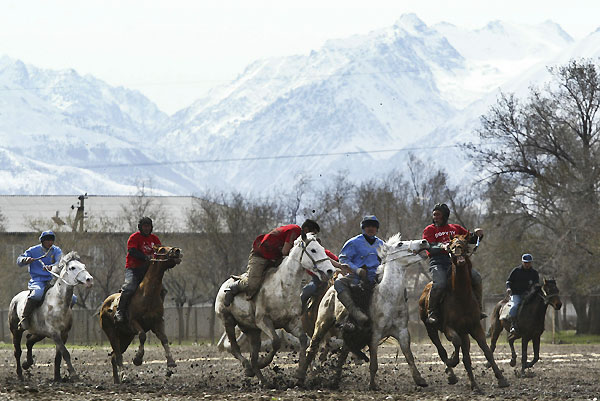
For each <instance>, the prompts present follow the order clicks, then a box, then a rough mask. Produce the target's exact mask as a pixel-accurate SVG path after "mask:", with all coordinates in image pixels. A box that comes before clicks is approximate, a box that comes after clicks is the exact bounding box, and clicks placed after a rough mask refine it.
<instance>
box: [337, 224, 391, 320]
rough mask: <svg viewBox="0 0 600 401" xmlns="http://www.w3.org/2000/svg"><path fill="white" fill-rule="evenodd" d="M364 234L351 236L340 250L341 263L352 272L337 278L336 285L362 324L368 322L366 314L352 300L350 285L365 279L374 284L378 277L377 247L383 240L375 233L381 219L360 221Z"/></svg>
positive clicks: (347, 306)
mask: <svg viewBox="0 0 600 401" xmlns="http://www.w3.org/2000/svg"><path fill="white" fill-rule="evenodd" d="M360 228H361V229H362V232H363V233H362V234H360V235H357V236H356V237H353V238H350V239H349V240H348V241H346V243H345V244H344V247H343V248H342V251H341V252H340V263H342V264H343V265H346V266H347V267H348V268H349V269H350V270H352V273H351V274H349V275H347V276H344V277H341V278H338V279H337V280H335V283H334V285H333V286H334V287H335V290H336V291H337V296H338V299H339V300H340V302H341V303H342V304H343V305H344V306H345V307H346V309H347V310H348V313H350V315H351V316H352V317H353V318H354V319H355V320H356V322H357V323H359V324H360V325H364V324H365V323H367V322H368V320H369V317H368V316H367V315H365V314H364V313H363V312H362V311H361V310H360V309H359V308H358V307H357V306H356V305H355V304H354V301H353V300H352V296H351V295H350V291H349V289H350V285H351V284H356V283H358V282H359V281H360V280H364V281H366V282H367V283H369V284H373V283H374V282H375V279H376V277H377V267H378V266H379V264H380V261H379V257H378V256H377V249H378V248H379V247H380V246H381V245H383V241H382V240H381V239H379V238H377V236H376V235H375V234H377V231H378V230H379V220H377V217H375V216H365V217H364V218H363V220H362V222H361V223H360Z"/></svg>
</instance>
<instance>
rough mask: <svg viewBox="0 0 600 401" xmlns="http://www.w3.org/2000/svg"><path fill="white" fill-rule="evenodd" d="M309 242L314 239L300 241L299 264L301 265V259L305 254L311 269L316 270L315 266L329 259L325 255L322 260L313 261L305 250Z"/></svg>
mask: <svg viewBox="0 0 600 401" xmlns="http://www.w3.org/2000/svg"><path fill="white" fill-rule="evenodd" d="M311 241H315V240H314V239H309V240H308V242H306V243H305V242H304V240H303V241H302V245H301V246H302V253H301V254H300V264H302V257H303V256H304V254H306V256H307V257H308V258H309V259H310V261H311V262H312V263H313V267H314V268H315V270H317V264H318V263H321V262H325V261H326V260H329V257H328V256H327V255H325V257H324V258H323V259H318V260H315V258H313V257H312V256H311V254H310V253H308V251H307V250H306V247H307V246H308V244H310V243H311Z"/></svg>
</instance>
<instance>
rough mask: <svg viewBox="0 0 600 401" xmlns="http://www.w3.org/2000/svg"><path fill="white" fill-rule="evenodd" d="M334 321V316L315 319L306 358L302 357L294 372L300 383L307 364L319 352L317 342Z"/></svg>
mask: <svg viewBox="0 0 600 401" xmlns="http://www.w3.org/2000/svg"><path fill="white" fill-rule="evenodd" d="M334 323H335V318H327V317H326V318H325V319H322V320H317V323H316V324H315V329H314V332H313V336H312V338H311V340H310V345H309V346H308V350H307V354H306V358H305V359H304V361H303V362H302V363H300V364H299V365H298V371H297V372H296V377H297V378H298V381H299V382H300V383H303V382H304V379H305V378H306V371H307V369H308V366H309V365H310V364H311V363H312V361H313V360H314V359H315V356H316V355H317V352H319V344H320V343H321V341H322V340H323V337H325V336H326V335H327V333H329V330H330V329H331V327H332V326H333V324H334ZM325 355H327V354H325Z"/></svg>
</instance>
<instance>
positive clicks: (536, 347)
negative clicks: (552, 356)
mask: <svg viewBox="0 0 600 401" xmlns="http://www.w3.org/2000/svg"><path fill="white" fill-rule="evenodd" d="M531 342H532V343H533V360H532V361H531V362H529V363H528V364H527V367H528V368H532V367H533V365H535V363H536V362H537V361H539V359H540V336H535V337H533V338H532V339H531Z"/></svg>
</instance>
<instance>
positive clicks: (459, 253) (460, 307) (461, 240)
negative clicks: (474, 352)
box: [419, 235, 508, 392]
mask: <svg viewBox="0 0 600 401" xmlns="http://www.w3.org/2000/svg"><path fill="white" fill-rule="evenodd" d="M467 251H468V249H467V236H466V235H458V236H456V237H453V238H452V240H451V241H450V244H449V248H448V252H449V253H450V256H451V259H452V277H451V280H450V285H449V286H448V288H447V289H446V294H445V297H444V300H443V301H442V305H441V307H440V311H441V322H440V323H438V324H433V325H432V324H428V323H427V310H428V307H429V292H430V290H431V285H432V283H429V284H427V285H426V286H425V289H424V290H423V294H421V298H420V299H419V315H420V317H421V320H422V321H423V323H424V324H425V327H426V329H427V334H428V335H429V338H430V339H431V341H432V342H433V344H434V345H435V346H436V348H437V351H438V354H439V355H440V358H441V359H442V361H444V363H445V364H446V373H447V374H448V383H450V384H455V383H456V382H457V381H458V379H457V378H456V375H455V374H454V371H453V370H452V368H454V367H456V365H458V362H459V356H458V352H459V350H462V354H463V364H464V365H465V369H466V371H467V374H468V376H469V381H470V382H471V389H472V390H473V391H476V392H481V390H480V388H479V386H478V385H477V383H476V382H475V377H474V376H473V369H472V367H471V357H470V355H469V349H470V341H469V335H471V337H473V339H475V341H477V344H478V345H479V347H480V348H481V350H482V351H483V353H484V355H485V357H486V359H487V360H488V362H489V363H490V365H491V366H492V369H493V370H494V374H495V375H496V379H498V386H499V387H507V386H508V382H507V381H506V379H505V378H504V376H503V375H502V372H501V371H500V369H498V365H496V362H495V361H494V356H493V354H492V351H491V350H490V348H489V347H488V345H487V343H486V342H485V332H484V331H483V328H482V327H481V322H480V312H481V311H480V309H479V305H478V303H477V301H476V300H475V297H474V296H473V291H472V289H471V260H470V259H469V256H468V254H467ZM438 330H439V331H441V332H442V333H444V334H445V335H446V338H447V339H448V340H449V341H450V342H452V344H453V345H454V352H453V354H452V357H451V358H450V359H448V354H447V352H446V349H445V348H444V346H443V345H442V343H441V341H440V337H439V334H438Z"/></svg>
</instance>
